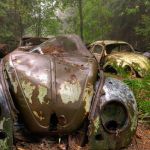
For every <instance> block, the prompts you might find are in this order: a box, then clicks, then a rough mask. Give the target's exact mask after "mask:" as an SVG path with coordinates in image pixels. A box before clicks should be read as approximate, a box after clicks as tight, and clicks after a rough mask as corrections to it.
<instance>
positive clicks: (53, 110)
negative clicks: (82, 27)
mask: <svg viewBox="0 0 150 150" xmlns="http://www.w3.org/2000/svg"><path fill="white" fill-rule="evenodd" d="M39 49H40V51H39ZM41 52H42V53H41ZM98 65H99V64H98V62H97V61H96V59H95V57H94V56H93V55H92V54H91V53H90V52H89V51H88V50H87V49H86V48H85V46H84V45H83V44H82V42H81V40H80V38H79V37H77V36H75V35H66V36H58V37H53V38H50V39H49V40H48V41H47V42H45V43H43V44H41V45H39V46H37V47H35V48H34V49H31V50H30V52H23V51H19V49H18V50H16V51H14V52H12V53H10V54H9V55H7V56H6V57H5V58H4V59H3V64H2V66H3V68H4V70H3V71H4V72H3V73H2V74H1V76H2V77H5V78H4V79H3V80H4V81H5V82H6V83H8V85H9V90H8V91H9V94H10V95H11V96H12V98H13V101H12V103H13V105H10V110H9V109H8V110H7V113H8V114H9V112H10V111H11V112H14V110H15V109H14V107H15V108H16V109H18V112H19V115H17V118H18V119H19V117H21V118H22V120H23V123H24V124H25V127H26V128H27V129H28V130H29V132H31V133H36V134H42V135H45V136H47V135H59V136H62V135H68V136H69V135H71V134H72V133H73V134H74V135H76V134H77V133H78V132H79V133H80V130H82V132H84V134H82V135H84V136H81V137H82V139H84V138H85V137H88V141H89V143H84V144H89V146H90V148H91V149H104V148H105V149H119V148H123V147H125V146H127V145H128V144H129V142H130V141H131V138H132V136H133V134H134V132H135V129H136V126H137V106H136V101H135V99H134V96H133V93H132V92H131V91H130V89H129V88H128V87H127V86H126V85H124V84H123V83H122V82H121V81H118V80H116V79H112V78H106V79H104V78H103V76H102V73H100V72H99V70H98V68H99V67H98ZM99 76H100V77H99ZM101 76H102V77H101ZM103 82H104V85H103ZM97 85H98V86H97ZM99 85H100V86H99ZM99 92H100V93H99ZM2 93H3V91H2ZM5 101H6V100H5V99H4V102H5ZM113 101H115V102H117V103H113V105H110V108H111V110H112V112H114V114H113V113H112V114H111V113H108V117H105V116H107V109H106V110H105V111H103V110H104V109H103V108H104V106H105V105H107V104H106V103H107V102H113ZM7 102H8V103H10V102H9V101H7ZM95 102H96V103H95ZM118 105H119V107H118ZM6 106H7V105H6ZM122 106H123V107H122ZM117 107H118V108H119V110H120V111H121V115H122V117H121V116H120V117H119V118H118V120H115V119H114V116H115V115H116V114H115V110H116V108H117ZM12 108H13V109H12ZM114 108H115V109H114ZM122 108H123V110H122ZM124 108H125V110H126V111H124ZM91 112H92V115H91ZM105 112H106V114H105ZM126 112H127V114H128V115H127V116H126ZM3 118H4V117H2V119H1V120H0V125H1V124H2V125H3V122H4V120H5V121H6V120H7V118H9V119H8V120H9V121H10V122H11V124H10V127H11V126H12V121H13V122H14V123H16V122H17V120H13V119H12V118H11V114H9V115H8V117H7V118H6V119H3ZM121 118H123V119H121ZM109 119H110V120H109ZM111 119H112V120H111ZM102 120H103V122H106V123H103V122H102ZM124 120H127V121H124ZM111 123H112V126H111ZM119 123H121V125H119ZM105 126H106V127H105ZM0 127H1V126H0ZM107 127H108V130H107ZM118 127H119V130H118ZM122 127H123V128H122ZM2 128H4V127H2ZM109 129H110V130H111V129H113V132H108V131H109ZM9 134H11V135H12V130H11V131H10V133H9ZM123 137H127V138H128V139H123ZM9 140H10V141H11V142H12V137H11V138H10V139H9ZM83 141H85V140H83ZM110 141H111V142H110ZM118 143H119V144H118ZM9 145H12V143H9V144H7V146H9ZM0 146H3V147H5V142H3V143H2V144H1V143H0Z"/></svg>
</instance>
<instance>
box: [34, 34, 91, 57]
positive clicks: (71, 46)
mask: <svg viewBox="0 0 150 150" xmlns="http://www.w3.org/2000/svg"><path fill="white" fill-rule="evenodd" d="M36 50H37V51H39V52H40V53H41V54H50V55H52V54H76V55H83V56H88V57H89V56H92V54H91V53H90V52H89V51H88V50H87V49H86V47H85V45H84V44H83V42H82V41H81V39H80V38H79V37H78V36H76V35H65V36H57V37H52V38H50V39H49V40H48V41H46V42H44V43H42V44H41V45H39V46H37V47H36V48H34V49H32V50H31V52H35V51H36Z"/></svg>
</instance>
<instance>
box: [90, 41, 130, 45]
mask: <svg viewBox="0 0 150 150" xmlns="http://www.w3.org/2000/svg"><path fill="white" fill-rule="evenodd" d="M96 44H102V45H110V44H128V43H127V42H124V41H117V40H101V41H96V42H94V43H92V45H96Z"/></svg>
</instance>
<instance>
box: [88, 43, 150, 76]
mask: <svg viewBox="0 0 150 150" xmlns="http://www.w3.org/2000/svg"><path fill="white" fill-rule="evenodd" d="M89 49H90V51H91V52H92V53H93V54H94V55H95V57H96V58H97V60H98V61H99V62H101V59H102V58H103V57H105V60H104V62H103V64H104V70H105V71H106V72H111V73H115V74H126V73H127V74H129V75H131V76H135V77H144V76H145V75H147V74H148V73H149V72H150V61H149V60H148V58H147V57H145V56H143V55H142V54H139V53H138V52H136V51H134V49H133V47H132V46H131V45H130V44H128V43H126V42H123V41H111V40H104V41H96V42H94V43H92V44H91V45H90V46H89Z"/></svg>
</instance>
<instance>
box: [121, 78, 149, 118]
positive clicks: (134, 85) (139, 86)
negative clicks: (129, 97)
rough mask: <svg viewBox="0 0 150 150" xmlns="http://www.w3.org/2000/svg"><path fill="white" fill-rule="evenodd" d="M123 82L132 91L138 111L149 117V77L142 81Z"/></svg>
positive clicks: (127, 80) (129, 80)
mask: <svg viewBox="0 0 150 150" xmlns="http://www.w3.org/2000/svg"><path fill="white" fill-rule="evenodd" d="M124 82H125V83H126V84H127V85H128V86H129V87H130V88H131V89H132V90H133V92H134V94H135V97H136V100H137V103H138V107H139V110H140V111H141V112H142V113H144V114H147V115H149V116H150V75H148V76H146V77H145V78H143V79H125V80H124Z"/></svg>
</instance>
